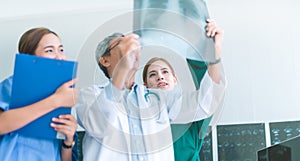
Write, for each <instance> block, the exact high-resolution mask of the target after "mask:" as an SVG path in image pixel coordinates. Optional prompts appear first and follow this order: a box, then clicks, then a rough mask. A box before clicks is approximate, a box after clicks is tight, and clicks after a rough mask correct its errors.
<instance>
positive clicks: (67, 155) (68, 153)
mask: <svg viewBox="0 0 300 161" xmlns="http://www.w3.org/2000/svg"><path fill="white" fill-rule="evenodd" d="M65 144H67V145H71V144H72V142H71V143H65ZM60 156H61V161H72V148H68V149H67V148H63V147H61V150H60Z"/></svg>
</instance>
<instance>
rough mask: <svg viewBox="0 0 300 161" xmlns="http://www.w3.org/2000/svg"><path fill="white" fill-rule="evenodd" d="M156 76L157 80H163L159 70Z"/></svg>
mask: <svg viewBox="0 0 300 161" xmlns="http://www.w3.org/2000/svg"><path fill="white" fill-rule="evenodd" d="M157 76H158V78H157V81H160V80H164V76H163V75H162V73H160V72H159V73H158V74H157Z"/></svg>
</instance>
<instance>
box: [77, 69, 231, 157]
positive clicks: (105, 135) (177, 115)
mask: <svg viewBox="0 0 300 161" xmlns="http://www.w3.org/2000/svg"><path fill="white" fill-rule="evenodd" d="M225 87H226V81H225V77H224V73H223V72H222V74H221V81H220V83H219V84H216V83H214V82H213V81H212V80H211V78H210V77H209V75H208V73H207V72H206V74H205V76H204V77H203V79H202V81H201V85H200V89H199V90H198V91H193V92H184V93H181V92H178V91H176V90H174V91H172V92H170V91H162V90H151V92H153V93H156V94H157V96H158V97H157V96H155V95H153V94H152V95H148V96H146V97H145V95H147V94H146V93H148V92H149V91H148V90H147V89H145V87H144V86H143V85H135V86H134V87H133V89H132V90H130V91H129V90H118V89H117V88H116V87H114V86H113V85H112V84H111V83H109V84H108V85H106V86H105V87H97V86H91V87H88V88H84V89H82V90H81V92H80V96H79V100H78V103H77V104H76V106H75V109H76V111H77V118H78V123H79V124H80V125H81V126H82V127H83V128H84V129H85V131H86V134H85V136H84V139H83V143H82V144H83V147H82V148H83V160H84V161H102V160H105V161H116V160H118V161H134V160H148V161H160V160H161V161H166V160H168V161H172V160H174V152H173V141H172V134H171V129H170V124H172V123H176V124H178V123H188V122H193V121H197V120H201V119H204V118H207V117H209V116H211V115H212V114H213V113H214V112H215V110H216V109H217V108H218V107H220V105H221V104H222V103H223V100H224V94H225ZM135 154H138V155H135ZM137 156H138V157H139V158H138V159H136V158H135V157H137Z"/></svg>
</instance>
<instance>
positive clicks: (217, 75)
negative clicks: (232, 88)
mask: <svg viewBox="0 0 300 161" xmlns="http://www.w3.org/2000/svg"><path fill="white" fill-rule="evenodd" d="M208 74H209V76H210V77H211V79H212V80H213V81H214V82H215V83H217V84H219V83H220V80H221V65H220V63H217V64H212V65H208Z"/></svg>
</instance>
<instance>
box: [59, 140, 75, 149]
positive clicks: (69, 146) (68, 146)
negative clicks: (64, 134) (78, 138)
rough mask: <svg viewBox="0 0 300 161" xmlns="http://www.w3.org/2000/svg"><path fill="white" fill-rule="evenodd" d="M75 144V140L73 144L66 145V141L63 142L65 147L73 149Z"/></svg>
mask: <svg viewBox="0 0 300 161" xmlns="http://www.w3.org/2000/svg"><path fill="white" fill-rule="evenodd" d="M74 145H75V141H74V140H73V142H72V144H71V145H66V144H65V142H64V141H63V142H62V147H63V148H65V149H71V148H73V147H74Z"/></svg>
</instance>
